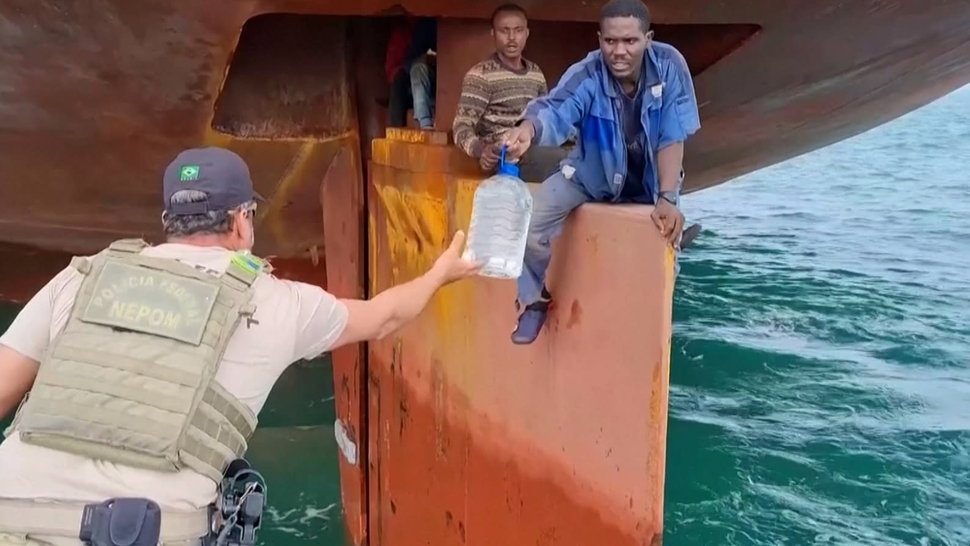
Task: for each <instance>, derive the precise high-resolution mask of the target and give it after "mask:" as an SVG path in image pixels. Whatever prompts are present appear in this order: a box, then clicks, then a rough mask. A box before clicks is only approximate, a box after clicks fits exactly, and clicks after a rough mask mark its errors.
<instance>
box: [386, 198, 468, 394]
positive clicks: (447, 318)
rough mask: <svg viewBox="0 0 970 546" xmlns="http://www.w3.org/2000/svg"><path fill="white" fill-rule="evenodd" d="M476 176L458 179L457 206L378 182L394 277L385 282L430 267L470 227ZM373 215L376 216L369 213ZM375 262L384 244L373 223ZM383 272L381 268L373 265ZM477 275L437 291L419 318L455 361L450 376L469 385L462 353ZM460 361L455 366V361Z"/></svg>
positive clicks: (434, 343) (443, 355) (431, 342)
mask: <svg viewBox="0 0 970 546" xmlns="http://www.w3.org/2000/svg"><path fill="white" fill-rule="evenodd" d="M476 186H477V182H476V181H469V182H460V183H459V184H457V194H456V198H455V206H454V210H453V211H452V210H449V206H448V202H447V200H446V199H445V198H444V197H436V196H433V195H430V194H428V193H423V192H422V193H418V192H412V191H409V190H407V189H401V188H397V187H391V186H375V189H376V192H377V194H378V196H379V197H380V205H381V206H382V208H383V211H384V216H385V218H386V225H385V226H383V229H384V231H385V233H386V242H387V250H388V253H389V256H388V257H387V258H388V259H389V261H390V266H391V267H390V269H391V275H392V278H391V282H390V283H386V282H381V283H380V284H382V285H384V286H387V285H388V284H390V285H396V284H400V283H401V282H406V281H408V280H411V279H413V278H416V277H418V276H420V275H422V274H424V273H425V272H427V271H428V270H429V269H430V268H431V267H432V266H433V265H434V263H435V261H436V260H437V259H438V257H439V256H440V255H441V253H442V252H443V251H444V250H445V248H447V245H448V244H450V242H451V238H452V236H453V234H454V230H452V229H450V225H457V226H459V227H460V228H462V229H465V230H466V231H467V227H468V223H469V220H470V216H471V204H472V200H473V198H474V188H475V187H476ZM371 218H372V220H373V216H372V217H371ZM371 229H372V232H371V239H370V240H371V245H372V246H371V251H372V254H371V262H372V264H373V263H376V262H377V260H378V258H377V256H378V254H379V253H380V250H381V249H380V248H379V247H378V246H377V241H378V239H377V237H376V234H377V232H378V231H379V230H380V229H381V227H380V226H378V225H376V221H374V225H372V226H371ZM372 274H379V270H377V269H374V270H372ZM476 282H477V281H476V280H468V281H462V282H459V283H454V284H451V285H449V286H446V287H444V288H442V289H440V290H439V291H438V293H437V294H436V295H435V296H434V298H433V299H432V300H431V303H430V304H429V307H430V309H428V311H429V312H428V313H426V314H425V316H423V317H422V318H421V319H420V320H421V321H431V323H432V324H431V325H429V326H430V327H427V328H424V329H423V331H425V332H434V334H433V335H434V337H435V339H428V340H425V342H426V344H427V345H426V346H427V347H429V348H431V350H432V352H433V353H434V354H435V355H436V357H437V358H438V360H439V361H441V362H446V363H448V364H450V365H451V366H452V368H451V369H445V370H444V374H445V376H446V377H447V378H448V380H449V381H451V382H453V383H457V384H460V385H462V386H466V385H467V384H468V378H467V377H465V371H466V370H463V368H464V366H461V364H462V363H463V362H464V360H465V359H464V358H462V355H463V354H467V352H468V351H470V350H474V347H473V345H474V337H473V324H472V318H473V316H474V313H475V312H476V307H475V283H476ZM456 365H457V366H456Z"/></svg>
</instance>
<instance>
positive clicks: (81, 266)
mask: <svg viewBox="0 0 970 546" xmlns="http://www.w3.org/2000/svg"><path fill="white" fill-rule="evenodd" d="M71 267H73V268H74V269H77V271H78V273H80V274H82V275H87V274H88V273H90V272H91V260H89V259H87V258H82V257H80V256H74V257H73V258H71Z"/></svg>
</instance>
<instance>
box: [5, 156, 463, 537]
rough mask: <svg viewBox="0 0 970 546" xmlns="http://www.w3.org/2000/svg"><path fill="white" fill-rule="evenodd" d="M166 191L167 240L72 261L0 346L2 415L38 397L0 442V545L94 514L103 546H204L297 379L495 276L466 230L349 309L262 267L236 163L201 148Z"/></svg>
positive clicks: (251, 196)
mask: <svg viewBox="0 0 970 546" xmlns="http://www.w3.org/2000/svg"><path fill="white" fill-rule="evenodd" d="M163 187H164V190H163V193H164V202H163V203H164V204H163V206H164V212H163V214H162V223H163V229H164V233H165V236H166V242H165V243H164V244H161V245H158V246H148V245H146V244H145V243H144V242H142V241H140V240H122V241H118V242H116V243H114V244H112V245H111V246H110V247H109V248H108V249H106V250H104V251H102V252H100V253H98V254H97V255H95V256H91V257H85V258H75V259H74V260H73V261H72V262H71V265H70V266H69V267H67V268H65V269H64V270H63V271H61V272H60V273H59V274H58V275H57V276H56V277H54V278H53V279H52V280H51V281H50V282H48V283H47V285H46V286H44V288H43V289H42V290H41V291H40V292H39V293H38V294H37V295H35V296H34V297H33V298H32V299H31V300H30V302H29V303H28V304H27V305H26V306H25V307H24V308H23V310H22V311H21V312H20V314H19V315H18V316H17V318H16V320H15V321H14V322H13V324H12V325H11V326H10V328H9V329H8V330H7V331H6V333H5V334H4V335H3V336H2V337H0V418H2V417H3V416H5V415H8V414H9V413H10V412H11V411H13V409H14V408H15V407H17V405H18V404H20V402H21V400H22V399H24V396H25V395H26V393H27V391H28V390H30V397H29V398H27V399H26V400H25V401H24V402H23V404H22V405H21V406H20V409H19V410H18V411H17V415H16V418H15V420H14V423H13V425H12V427H11V428H10V430H8V431H7V437H6V439H5V440H4V441H3V443H2V444H0V546H11V545H13V544H17V545H21V546H22V545H23V544H25V542H24V538H25V537H26V538H28V539H29V541H28V542H27V543H28V544H36V543H53V544H69V545H72V546H76V545H77V544H78V543H79V536H81V534H82V532H81V529H80V527H81V526H82V523H81V522H82V513H83V511H84V509H85V507H87V508H88V510H89V512H91V513H92V514H93V513H97V514H98V518H93V519H94V520H97V521H93V522H92V521H91V520H92V518H85V522H86V523H85V524H86V525H88V526H89V527H90V526H91V525H100V526H101V527H105V526H107V527H110V532H106V531H105V529H104V528H101V529H91V528H87V529H86V531H85V532H86V533H88V535H92V534H93V538H91V542H93V543H95V544H99V543H101V544H104V543H105V541H108V543H110V541H111V540H112V539H111V537H112V536H114V537H118V536H123V535H124V534H125V533H135V534H136V535H137V534H138V533H141V535H140V538H139V540H137V541H135V542H133V546H141V544H140V543H141V542H142V539H144V540H145V541H147V542H148V543H152V540H153V539H154V538H155V537H154V536H153V535H152V533H153V532H154V533H157V534H158V537H157V542H160V543H162V544H166V545H170V544H197V543H199V540H200V539H201V538H202V537H204V536H205V535H207V534H208V533H209V530H210V529H209V525H210V519H209V513H208V507H209V506H210V505H212V504H213V503H214V502H215V501H216V498H217V495H218V485H219V483H220V480H221V479H222V477H223V473H224V472H225V471H226V468H227V467H228V466H229V464H230V463H231V462H232V461H233V460H236V459H237V458H239V457H242V456H243V455H244V453H245V449H246V444H247V441H248V440H249V438H250V436H251V435H252V433H253V430H254V429H255V427H256V415H258V414H259V411H260V409H261V408H262V407H263V404H264V403H265V401H266V398H267V396H268V395H269V393H270V390H272V388H273V384H274V383H275V382H276V380H277V378H279V376H280V374H282V373H283V371H284V370H285V369H286V367H287V366H289V365H290V364H291V363H293V362H295V361H298V360H300V359H305V358H306V359H308V358H314V357H317V356H319V355H320V354H322V353H324V352H327V351H332V350H333V349H335V348H337V347H340V346H342V345H346V344H349V343H356V342H359V341H364V340H370V339H377V338H380V337H383V336H385V335H387V334H389V333H391V332H393V331H395V330H397V329H398V328H400V327H401V326H403V325H404V324H406V323H408V322H409V321H411V320H412V319H414V318H415V317H416V316H417V315H418V314H419V313H420V312H421V311H422V310H423V309H424V307H425V306H426V305H427V303H428V301H429V300H430V299H431V297H432V295H433V294H434V293H435V292H436V291H437V290H438V289H439V288H441V287H442V286H444V285H446V284H448V283H451V282H453V281H456V280H459V279H463V278H466V277H469V276H472V275H474V274H475V273H476V272H477V271H478V269H479V267H480V265H479V264H473V263H470V262H467V261H464V260H462V259H461V258H460V251H461V247H462V245H463V241H464V235H463V234H462V233H461V232H459V233H457V234H456V235H455V238H454V239H453V241H452V243H451V245H450V247H449V248H448V249H447V250H446V251H445V252H444V253H443V254H442V255H441V256H440V257H439V258H438V260H437V262H436V263H435V264H434V265H433V266H432V267H431V269H430V270H429V271H428V272H427V273H425V274H424V275H423V276H421V277H419V278H417V279H415V280H413V281H411V282H408V283H405V284H402V285H400V286H396V287H394V288H391V289H389V290H387V291H385V292H382V293H381V294H379V295H377V296H376V297H375V298H373V299H371V300H368V301H364V300H349V299H337V298H335V297H334V296H332V295H330V294H328V293H327V292H325V291H324V290H322V289H321V288H319V287H317V286H313V285H310V284H304V283H299V282H292V281H286V280H281V279H278V278H276V277H274V276H273V275H272V274H270V273H269V268H268V266H267V265H266V264H265V263H263V262H262V261H261V260H259V259H258V258H256V257H254V256H253V255H252V254H250V253H249V251H250V250H251V249H252V246H253V242H254V228H253V217H254V213H255V211H256V206H257V202H258V201H260V200H261V198H260V197H259V195H258V194H257V193H256V192H255V191H254V190H253V185H252V181H251V179H250V175H249V169H248V167H247V166H246V163H245V162H244V161H243V160H242V158H240V157H239V156H238V155H236V154H235V153H233V152H231V151H229V150H225V149H221V148H201V149H191V150H186V151H184V152H182V153H180V154H179V155H178V156H177V157H176V158H175V160H174V161H173V162H172V163H171V164H170V165H169V166H168V168H167V169H166V170H165V174H164V178H163ZM113 498H134V499H141V500H140V501H132V502H128V503H127V504H125V503H121V504H118V503H115V504H112V505H105V506H100V507H99V506H98V504H99V503H103V502H104V501H106V500H108V499H113ZM156 507H157V511H158V512H160V515H159V514H158V513H156V511H155V510H156ZM99 518H100V519H99ZM102 520H103V521H102ZM133 522H138V523H133ZM153 526H154V527H155V528H153ZM133 536H134V535H133ZM105 537H108V538H105ZM85 538H87V537H85ZM129 538H130V537H129ZM123 540H127V539H125V538H123ZM129 542H130V541H129Z"/></svg>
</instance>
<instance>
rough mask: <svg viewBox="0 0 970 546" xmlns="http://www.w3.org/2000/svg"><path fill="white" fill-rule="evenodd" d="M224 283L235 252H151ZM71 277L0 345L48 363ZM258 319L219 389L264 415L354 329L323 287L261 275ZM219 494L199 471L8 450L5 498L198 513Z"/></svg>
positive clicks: (50, 287) (245, 329)
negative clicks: (123, 500) (302, 371)
mask: <svg viewBox="0 0 970 546" xmlns="http://www.w3.org/2000/svg"><path fill="white" fill-rule="evenodd" d="M143 254H145V255H148V256H157V257H163V258H174V259H177V260H180V261H182V262H185V263H187V264H190V265H192V266H195V267H196V268H199V269H203V270H210V271H212V272H218V273H219V274H221V273H222V272H224V271H225V269H226V267H227V266H228V264H229V259H230V256H231V253H230V252H229V251H228V250H225V249H221V248H214V247H196V246H189V245H180V244H163V245H159V246H157V247H150V248H148V249H146V250H144V251H143ZM81 278H82V277H81V275H80V274H78V273H77V272H76V271H75V270H74V269H72V268H67V269H65V270H64V271H62V272H61V273H59V274H58V275H57V276H56V277H54V279H52V280H51V281H50V282H49V283H48V284H47V285H46V286H45V287H44V288H43V289H42V290H41V291H40V292H39V293H38V294H37V295H36V296H35V297H34V298H33V299H32V300H31V301H30V302H29V303H28V304H27V305H26V307H24V309H23V310H22V311H21V313H20V315H18V316H17V319H16V320H15V321H14V323H13V324H12V325H11V326H10V328H9V329H8V330H7V332H6V333H5V334H4V335H3V336H2V337H0V343H2V344H4V345H6V346H8V347H11V348H13V349H14V350H16V351H18V352H20V353H22V354H24V355H26V356H29V357H30V358H33V359H35V360H37V361H41V360H42V357H43V354H44V351H45V350H46V348H47V347H48V345H49V344H50V343H51V341H52V340H53V339H54V336H55V335H56V334H57V333H58V332H59V331H60V330H61V329H62V328H63V327H64V325H65V323H66V322H67V319H68V316H69V314H70V312H71V306H72V305H73V303H74V295H75V293H76V292H77V290H78V288H79V287H80V285H81ZM254 286H255V295H254V296H253V301H252V303H253V304H254V305H255V306H256V312H255V314H254V315H253V318H254V319H255V320H256V321H257V322H258V323H254V324H250V325H249V326H247V324H246V321H245V319H244V320H243V321H241V323H240V326H239V327H238V328H237V330H236V332H235V333H234V334H233V336H232V338H231V339H230V341H229V346H228V348H227V349H226V352H225V356H224V358H223V361H222V364H221V366H220V367H219V371H218V373H217V375H216V378H215V380H216V381H218V382H219V383H220V384H222V386H223V387H225V388H226V390H228V391H229V392H230V393H232V394H233V395H235V396H236V398H238V399H239V400H240V401H241V402H242V403H244V404H246V405H247V406H249V408H250V409H252V410H253V413H255V414H258V413H259V410H260V409H262V407H263V404H264V403H265V402H266V397H267V396H268V395H269V392H270V390H271V389H272V388H273V384H274V383H275V382H276V380H277V378H279V376H280V374H281V373H283V371H284V370H285V369H286V367H287V366H289V365H290V363H292V362H294V361H296V360H300V359H302V358H313V357H316V356H318V355H320V354H321V353H323V352H325V351H327V350H328V349H330V347H331V346H332V345H333V343H334V342H335V341H336V340H337V338H338V337H339V336H340V334H341V333H342V332H343V329H344V327H345V326H346V324H347V308H346V306H344V305H343V304H341V303H340V302H339V301H337V300H336V298H334V297H333V296H332V295H330V294H328V293H326V292H324V291H323V290H322V289H320V288H319V287H316V286H312V285H308V284H303V283H296V282H291V281H284V280H280V279H277V278H275V277H273V276H271V275H262V276H260V278H259V279H258V280H257V281H256V283H255V285H254ZM215 493H216V486H215V484H214V483H213V482H212V481H210V480H209V479H208V478H205V477H203V476H202V475H201V474H197V473H195V472H194V471H191V470H184V471H182V472H179V473H177V474H161V473H158V472H153V471H149V470H141V469H136V468H131V467H125V466H121V465H116V464H112V463H109V462H104V461H96V460H91V459H87V458H84V457H79V456H77V455H71V454H68V453H61V452H58V451H54V450H51V449H48V448H44V447H38V446H32V445H27V444H24V443H21V442H20V440H19V439H18V438H17V435H16V434H14V435H11V436H10V437H9V438H7V439H6V440H4V441H3V443H2V444H0V497H14V498H48V499H65V500H79V501H88V502H94V501H98V502H100V501H102V500H104V499H107V498H111V497H148V498H151V499H152V500H154V501H155V502H157V503H158V504H159V505H161V506H162V507H163V508H165V507H168V508H175V509H192V508H200V507H203V506H205V505H207V504H209V503H210V502H212V501H213V500H214V499H215Z"/></svg>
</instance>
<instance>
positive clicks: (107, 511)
mask: <svg viewBox="0 0 970 546" xmlns="http://www.w3.org/2000/svg"><path fill="white" fill-rule="evenodd" d="M161 531H162V511H161V509H160V508H159V506H158V504H156V503H155V502H154V501H151V500H148V499H137V498H120V499H109V500H107V501H105V502H103V503H100V504H88V505H86V506H85V507H84V514H83V515H82V517H81V529H80V531H79V533H78V538H80V539H81V542H83V543H85V544H87V545H88V546H157V545H158V539H159V537H160V536H161Z"/></svg>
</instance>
